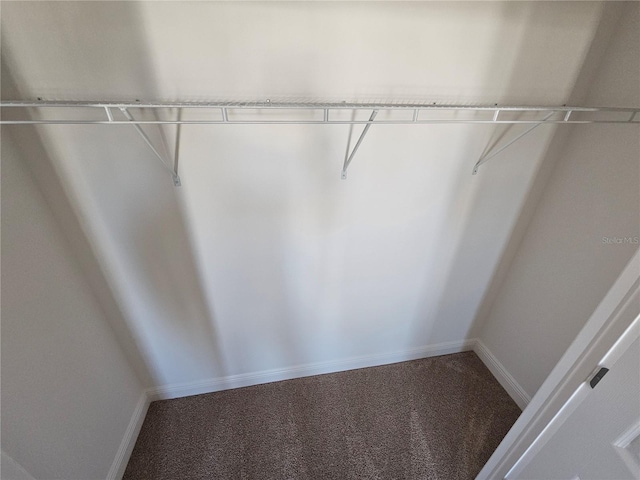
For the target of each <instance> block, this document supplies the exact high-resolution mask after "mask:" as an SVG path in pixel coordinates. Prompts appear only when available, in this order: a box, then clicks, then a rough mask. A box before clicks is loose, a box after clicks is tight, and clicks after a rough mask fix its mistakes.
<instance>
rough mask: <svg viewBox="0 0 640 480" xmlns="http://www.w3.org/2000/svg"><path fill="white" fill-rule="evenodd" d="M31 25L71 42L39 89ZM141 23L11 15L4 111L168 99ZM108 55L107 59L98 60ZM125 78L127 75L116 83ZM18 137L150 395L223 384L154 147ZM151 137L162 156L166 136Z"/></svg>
mask: <svg viewBox="0 0 640 480" xmlns="http://www.w3.org/2000/svg"><path fill="white" fill-rule="evenodd" d="M25 18H28V19H29V22H30V23H31V24H32V26H33V29H34V30H38V29H40V30H41V31H45V32H46V31H50V30H52V29H53V30H57V31H60V30H62V31H63V33H64V35H58V36H57V37H56V39H57V41H58V43H56V44H55V46H54V47H51V48H52V49H53V51H50V52H48V53H49V54H50V55H49V56H51V57H54V58H55V64H51V63H47V62H48V60H44V61H43V62H42V65H39V66H38V67H37V69H39V70H38V72H39V74H40V78H36V79H35V80H34V76H33V74H31V75H26V74H25V72H24V70H29V69H30V68H31V71H33V68H34V67H33V66H32V65H31V66H30V65H26V66H25V65H23V64H22V63H21V62H26V63H28V62H29V61H30V60H29V59H28V58H26V59H25V58H23V56H22V55H21V53H20V48H24V44H25V42H28V35H26V37H27V38H26V39H25V37H24V36H23V37H20V36H21V35H22V34H21V33H20V32H18V31H16V30H18V29H19V25H20V23H21V22H24V21H25ZM87 18H102V19H105V20H106V21H101V22H90V24H91V25H92V28H91V29H88V28H83V27H82V25H89V22H85V21H84V20H86V19H87ZM142 20H143V19H142V18H141V17H140V13H139V5H138V3H137V2H121V3H110V2H90V3H84V2H79V3H76V2H68V3H67V2H62V3H60V2H55V3H49V4H47V3H36V4H31V5H28V4H25V3H20V4H14V5H5V6H3V41H2V49H3V51H2V60H3V85H2V87H3V90H2V97H3V99H12V98H35V97H37V96H42V97H43V98H45V99H51V98H64V99H68V98H73V99H82V98H87V99H91V98H96V97H103V98H105V99H114V100H116V99H127V98H130V99H132V100H133V99H136V98H141V99H147V98H152V99H155V98H158V96H157V88H156V85H155V83H154V78H155V75H154V71H153V65H152V63H151V62H150V60H149V59H150V58H151V57H150V52H149V49H148V48H147V45H146V37H145V32H144V28H142V29H141V28H140V26H141V25H144V22H143V21H142ZM12 24H13V25H14V27H13V28H12V29H10V28H5V27H7V26H9V27H11V25H12ZM16 25H17V26H18V27H16ZM114 28H116V29H117V34H115V35H114V31H113V30H114ZM96 29H97V30H96ZM10 30H11V35H10V34H9V33H8V32H9V31H10ZM5 34H6V38H5ZM60 38H62V39H63V40H62V44H60V40H59V39H60ZM20 42H23V45H20ZM16 44H17V47H16ZM52 44H54V42H52ZM78 45H89V46H90V47H92V48H87V49H78ZM12 47H15V48H16V50H18V51H14V50H13V49H12ZM56 48H57V49H56ZM97 51H98V52H99V51H101V52H102V53H103V55H100V56H96V55H95V53H96V52H97ZM78 64H80V65H81V67H80V68H78ZM69 66H71V68H70V69H69V70H70V71H74V70H75V71H76V72H78V71H80V72H81V74H80V75H79V78H75V77H73V78H69V77H65V73H66V72H65V69H66V68H67V67H69ZM123 71H126V72H127V75H115V74H114V72H123ZM9 72H11V74H12V75H14V77H15V78H16V82H15V83H17V84H18V85H20V86H21V87H20V89H19V90H20V91H19V90H18V89H15V88H14V89H13V91H11V90H10V89H9V86H8V85H7V83H6V82H5V81H4V79H5V74H8V73H9ZM23 76H28V78H29V80H31V81H33V82H34V83H37V81H40V79H41V78H43V79H44V84H46V87H43V86H42V85H37V84H35V85H34V84H29V82H27V81H22V77H23ZM56 79H57V81H56ZM36 89H37V91H35V90H36ZM11 130H12V133H14V134H15V138H16V143H17V144H18V145H19V147H20V148H21V149H22V150H23V153H24V158H25V161H28V162H29V163H30V167H31V169H32V171H34V172H35V173H36V175H35V176H36V177H37V181H38V183H39V185H40V186H41V188H42V189H43V190H44V191H45V193H46V194H47V196H48V197H54V198H50V199H49V201H50V202H51V203H52V206H53V207H54V208H55V209H56V212H55V213H56V216H57V218H59V219H63V220H62V223H63V228H64V230H65V231H66V232H67V234H68V236H69V237H73V238H70V240H71V243H72V244H74V250H75V251H76V252H77V253H78V255H81V256H82V261H83V264H84V266H85V272H86V274H87V275H88V276H89V278H90V280H91V281H92V286H93V287H94V291H95V292H96V294H97V296H98V297H99V300H100V302H101V304H102V307H103V308H104V309H105V312H106V314H107V315H106V316H107V318H108V319H109V321H110V322H111V323H112V327H113V329H114V330H115V332H116V335H117V337H118V339H119V341H120V342H121V343H122V345H123V347H124V349H125V351H126V353H127V356H128V357H129V360H130V361H131V363H132V365H133V366H134V367H135V368H136V371H137V373H138V374H139V376H140V377H141V380H143V382H144V384H145V385H146V386H153V385H164V384H167V383H175V382H179V381H192V380H195V379H202V378H207V377H214V376H218V375H222V374H224V371H225V368H224V359H223V358H224V357H223V352H222V351H221V348H220V346H219V344H218V338H217V332H216V327H215V320H214V318H213V316H212V313H211V310H210V307H209V304H208V302H207V300H206V299H205V297H204V295H203V292H202V288H201V285H200V281H199V278H198V272H197V269H196V266H195V262H194V257H193V254H192V251H191V247H190V243H189V238H188V236H187V234H186V229H185V224H184V221H183V218H182V212H181V210H180V203H179V201H178V199H177V198H176V192H175V191H174V189H173V188H172V187H171V178H170V176H169V175H168V174H167V172H166V170H164V169H162V168H161V167H160V166H159V165H158V164H157V161H158V160H157V158H156V157H154V156H153V154H152V153H151V151H150V150H149V149H148V148H147V147H146V145H144V143H143V140H142V139H141V138H139V137H137V135H136V134H135V132H134V131H133V129H132V128H131V129H129V128H128V127H126V126H125V127H98V128H93V127H91V126H89V127H87V126H55V127H51V126H45V127H42V128H38V129H37V130H36V129H35V128H32V127H24V126H16V127H11ZM147 131H148V134H149V136H150V137H151V138H152V140H153V141H154V142H156V144H157V145H159V142H161V141H162V140H163V138H162V135H161V134H160V132H159V130H158V129H154V128H153V127H150V128H148V129H147ZM114 133H115V136H113V134H114ZM164 150H165V151H166V150H167V147H166V145H164ZM53 172H56V173H57V174H58V175H60V177H61V178H60V180H59V181H57V180H56V179H57V177H56V176H55V175H54V174H53ZM163 179H164V180H166V182H163ZM65 191H66V193H65ZM74 207H75V209H74ZM72 211H73V213H71V212H72ZM75 215H77V218H76V217H75ZM69 225H71V226H72V227H73V226H75V227H74V228H66V227H69ZM83 227H84V228H83ZM85 235H86V238H85V237H84V236H85ZM77 245H83V248H82V249H78V248H77ZM100 270H102V273H101V272H100ZM103 275H104V276H103Z"/></svg>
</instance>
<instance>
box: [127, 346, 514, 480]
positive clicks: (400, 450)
mask: <svg viewBox="0 0 640 480" xmlns="http://www.w3.org/2000/svg"><path fill="white" fill-rule="evenodd" d="M519 415H520V409H519V408H518V407H517V405H516V404H515V403H514V402H513V401H512V400H511V398H510V397H509V396H508V395H507V393H506V392H505V391H504V390H503V389H502V387H501V386H500V385H499V384H498V382H497V381H496V380H495V379H494V378H493V376H492V375H491V373H490V372H489V371H488V370H487V368H486V367H485V366H484V365H483V363H482V362H481V361H480V359H479V358H478V357H477V356H476V354H475V353H473V352H465V353H458V354H453V355H445V356H440V357H431V358H426V359H423V360H415V361H411V362H404V363H396V364H393V365H386V366H381V367H372V368H363V369H359V370H351V371H348V372H342V373H334V374H329V375H319V376H315V377H307V378H300V379H295V380H288V381H284V382H275V383H269V384H265V385H257V386H253V387H247V388H240V389H236V390H226V391H222V392H217V393H209V394H206V395H196V396H191V397H185V398H179V399H175V400H163V401H158V402H153V403H152V404H151V406H150V407H149V412H148V413H147V416H146V418H145V421H144V424H143V426H142V430H141V432H140V435H139V437H138V440H137V443H136V446H135V448H134V450H133V454H132V456H131V459H130V460H129V464H128V466H127V469H126V472H125V475H124V479H125V480H132V479H171V480H178V479H205V478H206V479H247V480H249V479H251V480H253V479H274V480H275V479H278V480H279V479H296V480H297V479H300V480H306V479H309V480H315V479H336V480H338V479H339V480H342V479H344V480H350V479H412V480H413V479H439V480H454V479H473V478H474V477H475V476H476V474H477V473H478V472H479V471H480V469H481V468H482V466H483V465H484V463H485V462H486V461H487V459H488V458H489V456H490V455H491V453H492V452H493V451H494V450H495V448H496V447H497V446H498V444H499V443H500V441H501V440H502V438H503V437H504V435H505V434H506V433H507V431H508V430H509V428H511V425H512V424H513V423H514V422H515V421H516V419H517V418H518V416H519Z"/></svg>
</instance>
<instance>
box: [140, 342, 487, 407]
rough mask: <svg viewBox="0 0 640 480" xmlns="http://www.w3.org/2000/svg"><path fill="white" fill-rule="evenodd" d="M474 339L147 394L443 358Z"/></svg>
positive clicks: (164, 396)
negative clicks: (428, 358)
mask: <svg viewBox="0 0 640 480" xmlns="http://www.w3.org/2000/svg"><path fill="white" fill-rule="evenodd" d="M475 344H476V341H475V340H463V341H456V342H445V343H437V344H434V345H425V346H422V347H417V348H412V349H407V350H403V351H400V352H392V353H384V354H374V355H364V356H359V357H351V358H346V359H341V360H334V361H329V362H319V363H310V364H304V365H297V366H293V367H287V368H279V369H273V370H263V371H259V372H252V373H243V374H239V375H229V376H225V377H216V378H210V379H207V380H203V381H197V382H191V383H181V384H174V385H164V386H160V387H156V388H151V389H149V390H148V391H147V394H148V397H149V400H150V401H155V400H168V399H172V398H180V397H187V396H190V395H200V394H203V393H212V392H218V391H221V390H230V389H234V388H241V387H249V386H252V385H259V384H263V383H271V382H279V381H282V380H291V379H294V378H301V377H309V376H312V375H323V374H326V373H336V372H344V371H346V370H353V369H356V368H366V367H375V366H379V365H388V364H391V363H398V362H406V361H409V360H417V359H420V358H427V357H435V356H438V355H447V354H450V353H458V352H464V351H468V350H473V348H474V346H475Z"/></svg>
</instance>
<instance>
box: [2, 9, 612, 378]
mask: <svg viewBox="0 0 640 480" xmlns="http://www.w3.org/2000/svg"><path fill="white" fill-rule="evenodd" d="M601 9H602V6H601V5H600V4H599V3H596V2H591V3H573V2H555V3H552V2H540V3H535V2H532V3H520V2H501V3H500V2H477V3H474V2H469V3H457V2H451V3H373V2H372V3H341V2H326V3H324V2H323V3H320V2H318V3H316V2H298V3H295V2H294V3H278V2H270V3H266V2H265V3H257V4H256V3H223V2H221V3H213V2H211V3H210V2H182V3H176V2H42V3H29V2H14V3H8V4H6V5H3V16H2V22H3V23H2V35H3V41H2V48H3V58H4V59H5V61H6V64H7V68H8V69H10V71H11V73H12V75H13V76H14V77H15V78H16V83H17V84H18V85H20V89H21V92H20V97H23V98H35V97H39V96H40V97H43V98H46V99H54V98H56V99H71V98H73V99H96V98H104V99H136V98H141V99H144V100H162V99H167V100H202V99H215V98H220V97H222V98H250V99H260V98H266V97H269V98H272V99H276V98H281V99H296V98H300V97H304V98H307V99H308V98H312V99H332V100H343V99H345V100H350V99H354V100H372V99H374V100H395V101H398V100H420V101H425V100H426V101H437V102H456V103H465V102H473V103H495V102H503V103H506V102H508V103H514V104H517V103H520V104H536V103H538V104H562V103H564V102H565V101H566V100H567V98H568V97H569V95H570V93H571V91H572V88H573V86H574V84H575V82H576V77H577V75H578V72H579V71H580V69H581V66H582V63H583V61H584V59H585V56H586V53H587V51H588V50H589V46H590V42H591V40H592V38H593V35H594V32H595V29H596V27H597V25H598V20H599V18H600V12H601ZM134 113H135V112H134ZM348 131H349V129H348V127H346V126H315V127H311V126H278V127H274V126H262V127H258V126H255V127H254V126H251V127H250V126H228V125H226V126H219V127H206V128H205V127H185V128H183V129H182V130H181V135H182V136H181V142H180V169H181V175H182V177H183V187H181V188H180V189H174V188H173V187H172V185H171V180H170V178H169V176H168V175H167V174H166V172H165V171H164V170H163V169H162V168H160V167H159V166H158V164H157V160H156V159H155V158H154V157H153V156H152V155H151V154H150V153H149V151H148V150H147V149H146V146H145V145H144V144H143V143H142V141H141V140H140V139H139V138H138V137H137V136H136V134H135V132H134V131H133V130H132V129H128V128H126V127H115V128H110V127H106V128H100V127H94V126H90V127H86V126H84V127H78V126H51V127H46V128H41V129H40V130H39V133H40V135H41V136H42V139H43V142H44V144H45V146H46V149H47V153H48V154H49V155H50V156H51V160H52V163H53V165H54V166H55V169H56V171H57V172H58V173H59V174H60V176H61V177H62V179H63V181H64V183H65V186H66V188H67V190H68V194H69V196H70V198H71V199H72V202H73V205H74V207H75V208H76V209H77V211H78V213H79V215H80V217H81V218H82V221H83V225H84V226H85V227H86V231H87V233H88V236H89V238H90V242H91V244H92V245H93V246H94V248H95V251H96V254H97V256H98V259H99V261H100V264H101V266H102V268H103V270H104V272H105V276H106V277H107V278H108V279H109V283H110V285H111V288H112V289H113V292H114V297H115V298H116V299H117V301H118V303H119V305H120V306H121V308H122V311H123V312H124V316H125V318H126V324H125V325H117V326H115V328H116V329H117V330H118V332H120V333H121V330H127V331H126V332H125V334H121V335H119V337H122V338H127V335H129V336H131V337H132V338H133V340H134V343H135V344H136V345H137V346H138V347H139V349H140V352H141V357H142V359H141V361H140V363H142V364H144V367H145V368H147V369H148V370H149V374H150V377H151V380H150V381H151V383H153V384H155V385H165V384H173V383H188V382H199V381H202V380H206V379H208V378H210V377H217V376H224V375H234V374H242V373H251V372H256V371H261V370H264V369H269V368H287V367H291V366H295V365H299V364H303V363H309V362H325V361H335V360H339V359H341V358H346V357H351V356H356V355H377V354H383V353H389V352H395V351H404V350H407V349H410V348H413V347H416V346H422V345H432V344H437V343H441V342H462V341H463V340H464V339H466V338H468V337H469V335H470V333H469V332H470V330H471V328H472V325H473V322H474V319H475V316H476V311H477V309H478V307H479V305H480V303H481V301H482V298H483V296H484V294H485V291H486V289H487V286H488V284H489V282H490V279H491V276H492V274H493V271H494V269H495V266H496V264H497V262H498V260H499V258H500V254H501V252H502V250H503V248H504V245H505V244H506V242H507V239H508V237H509V233H510V231H511V229H512V226H513V224H514V222H515V221H516V219H517V217H518V213H519V211H520V207H521V204H522V202H523V201H524V199H525V198H526V194H527V191H528V189H529V188H530V186H531V183H532V181H533V179H534V178H535V175H536V172H537V170H538V167H539V165H540V161H541V159H542V158H543V154H544V151H545V148H546V146H547V143H548V141H549V139H550V138H551V136H552V134H553V131H554V129H553V128H547V127H541V128H539V129H537V130H536V131H535V132H534V133H532V134H531V135H530V136H528V137H527V138H526V139H523V140H522V141H521V142H519V143H518V144H517V145H514V146H513V147H511V148H510V149H509V150H508V151H505V153H504V154H502V155H500V156H499V157H496V158H495V159H494V160H493V161H492V162H491V163H489V164H487V165H485V166H483V168H482V170H481V172H480V175H478V176H474V177H472V176H471V175H470V173H471V169H472V167H473V165H474V163H475V162H476V160H477V159H478V158H479V156H480V155H481V154H482V153H483V151H484V150H485V148H486V147H487V144H488V143H494V142H495V141H497V140H498V139H499V137H500V135H501V134H503V133H505V132H504V130H502V129H499V130H496V129H494V128H492V127H486V126H420V127H417V126H416V127H397V126H388V127H382V126H380V127H378V126H376V127H373V128H372V129H371V130H370V132H369V136H368V137H367V138H366V140H365V142H364V143H363V145H362V147H361V149H360V150H359V151H358V155H357V157H356V159H355V161H354V162H353V164H352V166H351V169H350V172H349V179H348V180H347V181H341V180H340V177H339V174H340V169H341V164H342V159H343V158H344V151H345V146H346V141H347V136H348ZM517 132H518V128H512V129H509V130H508V131H507V132H506V136H505V137H502V141H505V140H506V139H507V138H508V137H509V135H515V134H516V133H517ZM149 133H150V134H151V135H153V136H154V140H155V141H156V142H159V143H160V141H161V137H160V135H159V134H158V132H157V131H154V130H151V129H149ZM164 134H165V136H166V137H167V138H166V140H167V141H166V143H167V145H168V148H167V150H168V151H169V152H173V143H174V135H175V130H172V129H167V130H166V131H164ZM358 134H359V130H358V129H354V135H358Z"/></svg>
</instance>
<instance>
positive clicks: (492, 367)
mask: <svg viewBox="0 0 640 480" xmlns="http://www.w3.org/2000/svg"><path fill="white" fill-rule="evenodd" d="M473 351H474V352H476V355H478V357H480V360H482V362H483V363H484V364H485V365H486V366H487V368H488V369H489V371H490V372H491V373H492V374H493V376H494V377H496V380H498V382H499V383H500V385H502V388H504V389H505V390H506V391H507V393H508V394H509V396H510V397H511V398H512V399H513V401H514V402H516V403H517V404H518V406H519V407H520V409H522V410H524V408H525V407H526V406H527V405H528V404H529V402H530V401H531V397H530V396H529V395H528V394H527V392H525V390H524V388H522V387H521V386H520V384H519V383H518V382H517V381H516V379H515V378H513V375H511V374H510V373H509V371H508V370H507V369H506V368H505V367H504V365H502V363H500V361H499V360H498V359H497V358H496V356H495V355H494V354H493V353H492V352H491V350H489V348H488V347H487V346H486V345H485V344H484V343H482V340H480V339H477V340H476V343H475V347H474V348H473Z"/></svg>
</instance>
